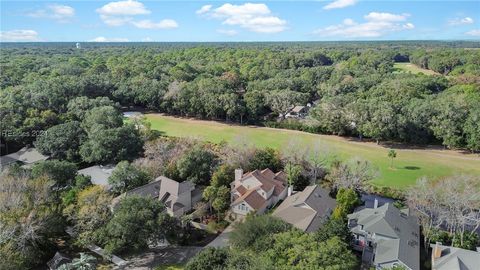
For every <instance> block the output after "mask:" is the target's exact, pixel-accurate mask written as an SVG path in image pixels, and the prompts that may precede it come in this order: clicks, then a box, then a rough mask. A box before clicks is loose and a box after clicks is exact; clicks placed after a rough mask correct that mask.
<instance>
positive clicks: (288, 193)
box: [287, 186, 293, 197]
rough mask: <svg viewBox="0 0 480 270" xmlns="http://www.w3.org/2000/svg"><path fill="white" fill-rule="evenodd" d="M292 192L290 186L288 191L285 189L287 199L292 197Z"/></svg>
mask: <svg viewBox="0 0 480 270" xmlns="http://www.w3.org/2000/svg"><path fill="white" fill-rule="evenodd" d="M292 190H293V187H292V186H288V189H287V196H288V197H290V196H292Z"/></svg>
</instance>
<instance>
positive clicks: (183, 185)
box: [114, 176, 202, 217]
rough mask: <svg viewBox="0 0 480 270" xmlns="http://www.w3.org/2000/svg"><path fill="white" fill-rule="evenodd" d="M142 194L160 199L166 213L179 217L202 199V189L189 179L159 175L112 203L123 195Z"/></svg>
mask: <svg viewBox="0 0 480 270" xmlns="http://www.w3.org/2000/svg"><path fill="white" fill-rule="evenodd" d="M133 195H135V196H142V197H150V198H155V199H158V200H160V201H161V202H162V203H164V204H165V207H166V208H167V213H168V214H169V215H171V216H174V217H180V216H182V215H184V214H186V213H187V212H188V211H190V210H191V209H192V207H193V205H195V203H197V202H199V201H200V200H201V199H202V189H201V188H197V187H195V184H194V183H192V182H190V181H184V182H177V181H175V180H172V179H170V178H168V177H165V176H160V177H157V178H156V179H155V181H153V182H150V183H148V184H146V185H143V186H140V187H137V188H134V189H132V190H129V191H127V192H126V193H125V194H123V195H120V196H119V197H117V198H115V202H114V203H118V201H119V200H120V199H121V198H122V197H124V196H133Z"/></svg>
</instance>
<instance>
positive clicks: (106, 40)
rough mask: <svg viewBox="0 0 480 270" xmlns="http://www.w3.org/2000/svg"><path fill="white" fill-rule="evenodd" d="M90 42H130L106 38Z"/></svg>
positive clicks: (122, 39)
mask: <svg viewBox="0 0 480 270" xmlns="http://www.w3.org/2000/svg"><path fill="white" fill-rule="evenodd" d="M89 41H90V42H128V41H129V40H128V39H127V38H106V37H96V38H94V39H91V40H89Z"/></svg>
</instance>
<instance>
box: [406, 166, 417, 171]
mask: <svg viewBox="0 0 480 270" xmlns="http://www.w3.org/2000/svg"><path fill="white" fill-rule="evenodd" d="M403 168H404V169H406V170H411V171H414V170H420V167H417V166H405V167H403Z"/></svg>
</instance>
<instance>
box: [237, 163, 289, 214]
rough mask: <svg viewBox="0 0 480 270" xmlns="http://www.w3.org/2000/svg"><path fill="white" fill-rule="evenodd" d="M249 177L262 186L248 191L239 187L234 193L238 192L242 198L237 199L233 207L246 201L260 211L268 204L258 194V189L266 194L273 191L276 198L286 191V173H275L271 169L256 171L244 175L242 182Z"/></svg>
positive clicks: (243, 187) (241, 186)
mask: <svg viewBox="0 0 480 270" xmlns="http://www.w3.org/2000/svg"><path fill="white" fill-rule="evenodd" d="M249 177H254V178H255V179H256V180H257V181H258V182H259V183H260V185H259V186H255V187H250V188H248V189H247V188H246V187H245V186H243V185H239V186H237V187H236V188H235V189H234V191H238V193H239V194H240V196H239V197H236V198H235V200H234V201H233V203H232V206H233V205H237V204H239V203H241V202H243V201H245V202H246V203H248V204H249V205H250V206H251V207H253V208H254V209H256V210H258V209H260V208H262V207H263V206H264V205H265V204H266V203H267V200H266V199H265V198H264V197H262V196H261V195H260V194H258V192H257V191H256V190H257V189H262V190H263V191H264V192H269V191H271V190H272V189H273V195H275V196H278V195H279V194H281V193H282V192H283V191H284V190H285V189H286V176H285V173H284V172H277V173H274V172H272V170H270V169H264V170H262V171H260V170H254V171H251V172H249V173H246V174H244V175H243V176H242V179H241V180H240V181H242V180H243V179H247V178H249Z"/></svg>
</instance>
